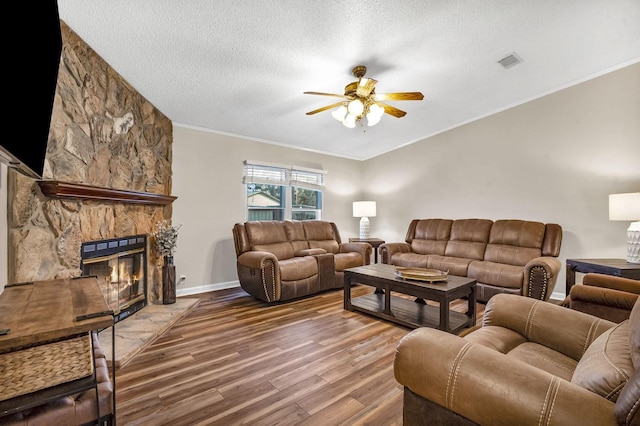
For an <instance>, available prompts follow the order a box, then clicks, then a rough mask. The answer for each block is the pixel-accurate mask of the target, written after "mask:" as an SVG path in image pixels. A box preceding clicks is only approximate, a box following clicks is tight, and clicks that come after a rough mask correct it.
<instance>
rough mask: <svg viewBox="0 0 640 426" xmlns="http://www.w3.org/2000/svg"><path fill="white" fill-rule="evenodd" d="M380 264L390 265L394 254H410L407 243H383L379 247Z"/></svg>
mask: <svg viewBox="0 0 640 426" xmlns="http://www.w3.org/2000/svg"><path fill="white" fill-rule="evenodd" d="M379 250H380V262H382V263H386V264H390V263H391V257H392V256H393V255H394V253H411V246H410V245H409V243H384V244H381V245H380V248H379Z"/></svg>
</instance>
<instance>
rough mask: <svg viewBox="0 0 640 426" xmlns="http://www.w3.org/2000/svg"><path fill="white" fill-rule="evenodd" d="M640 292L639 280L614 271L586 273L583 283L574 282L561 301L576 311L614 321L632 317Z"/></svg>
mask: <svg viewBox="0 0 640 426" xmlns="http://www.w3.org/2000/svg"><path fill="white" fill-rule="evenodd" d="M639 296H640V281H638V280H632V279H630V278H623V277H615V276H612V275H604V274H595V273H589V274H585V276H584V277H583V278H582V285H574V286H572V287H571V290H570V291H569V295H568V296H567V297H566V299H565V300H564V301H563V302H562V304H563V306H566V307H568V308H571V309H575V310H576V311H581V312H586V313H588V314H591V315H595V316H597V317H600V318H604V319H607V320H609V321H613V322H621V321H624V320H626V319H627V318H629V315H630V314H631V309H632V308H633V305H634V304H635V303H636V301H637V300H638V297H639Z"/></svg>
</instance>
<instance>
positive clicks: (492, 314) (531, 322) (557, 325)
mask: <svg viewBox="0 0 640 426" xmlns="http://www.w3.org/2000/svg"><path fill="white" fill-rule="evenodd" d="M562 324H571V327H564V326H562ZM615 325H616V324H615V323H613V322H611V321H607V320H604V319H602V318H597V317H594V316H592V315H588V314H585V313H583V312H578V311H574V310H571V309H567V308H565V307H563V306H559V305H556V304H554V303H551V302H544V301H542V300H535V299H531V298H529V297H522V296H518V295H515V294H496V295H495V296H493V297H492V298H491V299H489V302H488V303H487V306H486V307H485V311H484V315H483V316H482V328H484V327H487V326H498V327H504V328H507V329H509V330H512V331H514V332H516V333H518V334H520V335H522V336H524V338H525V339H527V340H528V341H530V342H535V343H539V344H541V345H544V346H546V347H548V348H550V349H553V350H554V351H557V352H560V353H562V354H565V355H566V356H568V357H571V358H573V359H574V360H576V361H579V360H580V358H581V357H582V355H583V354H584V351H585V350H586V349H587V347H589V345H590V344H591V343H592V342H593V341H594V340H595V339H596V338H597V337H598V336H600V335H601V334H602V333H604V332H605V331H607V330H608V329H610V328H611V327H613V326H615ZM477 332H482V329H480V330H478V331H477ZM473 334H474V333H472V334H470V335H468V336H473Z"/></svg>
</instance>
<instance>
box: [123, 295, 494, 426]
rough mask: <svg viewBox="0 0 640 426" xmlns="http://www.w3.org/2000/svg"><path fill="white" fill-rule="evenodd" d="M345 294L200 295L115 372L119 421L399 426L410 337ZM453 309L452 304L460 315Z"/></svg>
mask: <svg viewBox="0 0 640 426" xmlns="http://www.w3.org/2000/svg"><path fill="white" fill-rule="evenodd" d="M371 291H372V288H371V287H366V286H356V287H354V288H353V289H352V295H353V296H359V295H362V294H366V293H369V292H371ZM342 296H343V292H342V290H334V291H329V292H326V293H322V294H319V295H315V296H313V297H309V298H305V299H301V300H296V301H292V302H287V303H282V304H275V305H268V304H265V303H262V302H260V301H258V300H255V299H253V298H252V297H251V296H249V295H248V294H247V293H245V292H244V291H243V290H242V289H241V288H239V287H238V288H233V289H227V290H221V291H216V292H210V293H203V294H200V295H198V297H200V299H201V302H200V304H199V305H198V306H197V307H196V308H195V309H194V310H193V311H192V312H191V313H189V314H188V315H187V316H185V317H184V318H182V319H181V320H179V321H178V322H177V323H176V324H175V325H174V326H173V327H171V328H170V329H169V330H167V332H165V333H164V334H163V335H162V336H160V337H159V338H158V339H157V340H156V341H155V342H153V343H152V344H151V345H149V346H148V347H147V348H145V349H144V350H143V351H142V352H141V353H140V354H138V355H137V356H136V357H134V358H133V359H132V360H131V361H130V362H129V363H127V364H126V365H125V366H124V367H122V368H120V369H119V370H118V371H117V375H116V399H117V407H116V413H117V423H118V424H119V425H154V426H156V425H172V426H178V425H190V426H191V425H240V424H250V425H265V426H267V425H323V426H326V425H365V424H366V425H401V424H402V388H401V386H400V385H399V384H398V383H397V382H396V381H395V379H394V376H393V356H394V354H395V348H396V345H397V343H398V341H399V340H400V339H401V338H402V337H403V336H404V335H405V334H407V333H408V332H409V331H410V330H409V329H408V328H405V327H401V326H398V325H394V324H391V323H389V322H385V321H381V320H378V319H375V318H373V317H370V316H367V315H363V314H360V313H355V312H348V311H345V310H344V309H343V307H342V306H343V305H342V304H343V297H342ZM189 297H194V296H189ZM459 302H460V303H458V302H457V301H456V302H454V303H452V304H451V307H452V309H454V310H459V311H461V312H464V310H465V309H466V303H467V302H466V301H459ZM477 309H478V311H477V318H480V317H481V316H482V313H483V312H484V305H483V304H478V305H477Z"/></svg>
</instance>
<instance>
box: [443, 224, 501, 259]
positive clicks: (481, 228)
mask: <svg viewBox="0 0 640 426" xmlns="http://www.w3.org/2000/svg"><path fill="white" fill-rule="evenodd" d="M492 225H493V221H491V220H488V219H458V220H456V221H455V222H453V225H451V239H450V240H449V242H447V246H446V248H445V255H446V256H450V257H459V258H465V259H469V260H482V259H483V258H484V252H485V249H486V247H487V243H488V242H489V233H490V232H491V226H492Z"/></svg>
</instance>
